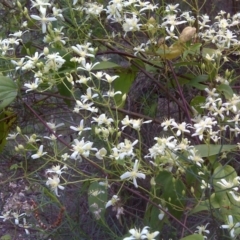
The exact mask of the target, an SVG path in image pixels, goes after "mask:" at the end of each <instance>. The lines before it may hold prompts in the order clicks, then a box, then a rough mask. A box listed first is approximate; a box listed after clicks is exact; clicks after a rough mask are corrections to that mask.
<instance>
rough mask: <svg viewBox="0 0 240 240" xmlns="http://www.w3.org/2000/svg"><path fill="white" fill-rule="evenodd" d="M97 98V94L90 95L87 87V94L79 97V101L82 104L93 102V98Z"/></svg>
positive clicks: (90, 90)
mask: <svg viewBox="0 0 240 240" xmlns="http://www.w3.org/2000/svg"><path fill="white" fill-rule="evenodd" d="M96 97H98V94H97V93H94V94H92V88H91V87H89V88H87V94H86V95H81V100H82V102H83V103H85V102H87V101H91V100H93V98H96Z"/></svg>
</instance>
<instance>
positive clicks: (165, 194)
mask: <svg viewBox="0 0 240 240" xmlns="http://www.w3.org/2000/svg"><path fill="white" fill-rule="evenodd" d="M155 181H156V186H155V187H156V188H157V189H159V190H160V191H159V193H158V194H159V195H160V193H162V194H161V197H162V198H163V199H164V200H165V202H166V205H167V208H168V210H169V212H170V213H171V214H173V215H174V216H175V217H177V218H180V217H181V215H182V213H183V209H184V205H185V200H184V199H185V196H184V194H183V192H186V187H185V185H184V184H183V182H182V181H181V180H180V179H176V178H174V177H173V176H172V173H170V172H168V171H161V172H160V173H159V174H158V176H157V177H156V178H155Z"/></svg>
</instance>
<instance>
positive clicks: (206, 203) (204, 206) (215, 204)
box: [190, 193, 220, 215]
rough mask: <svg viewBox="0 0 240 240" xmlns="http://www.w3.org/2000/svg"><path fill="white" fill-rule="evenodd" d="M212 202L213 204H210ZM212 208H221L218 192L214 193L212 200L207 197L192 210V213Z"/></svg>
mask: <svg viewBox="0 0 240 240" xmlns="http://www.w3.org/2000/svg"><path fill="white" fill-rule="evenodd" d="M210 203H211V206H210ZM210 208H214V209H219V208H220V204H219V202H218V201H217V199H216V194H215V193H213V194H212V195H211V197H210V201H209V200H208V199H207V200H205V201H201V202H200V203H198V204H197V205H196V206H195V207H194V208H193V210H191V211H190V215H192V214H194V213H198V212H203V211H209V209H210Z"/></svg>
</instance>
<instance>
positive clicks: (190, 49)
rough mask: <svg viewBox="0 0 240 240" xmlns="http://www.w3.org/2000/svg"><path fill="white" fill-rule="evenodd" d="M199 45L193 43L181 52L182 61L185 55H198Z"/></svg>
mask: <svg viewBox="0 0 240 240" xmlns="http://www.w3.org/2000/svg"><path fill="white" fill-rule="evenodd" d="M201 46H202V44H201V43H195V44H193V45H189V46H187V48H186V50H185V51H184V52H183V59H185V58H186V56H187V55H189V54H191V55H196V54H199V53H200V48H201Z"/></svg>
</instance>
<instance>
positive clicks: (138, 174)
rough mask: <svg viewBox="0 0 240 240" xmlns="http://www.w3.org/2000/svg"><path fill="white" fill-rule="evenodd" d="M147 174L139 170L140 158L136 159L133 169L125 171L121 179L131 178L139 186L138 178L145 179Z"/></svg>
mask: <svg viewBox="0 0 240 240" xmlns="http://www.w3.org/2000/svg"><path fill="white" fill-rule="evenodd" d="M145 177H146V175H145V174H144V173H141V172H138V160H135V163H134V167H133V171H131V172H125V173H124V174H122V175H121V176H120V178H121V180H123V179H126V178H129V179H132V180H133V184H134V186H135V187H136V188H137V187H138V185H137V180H136V179H137V178H143V179H145Z"/></svg>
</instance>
